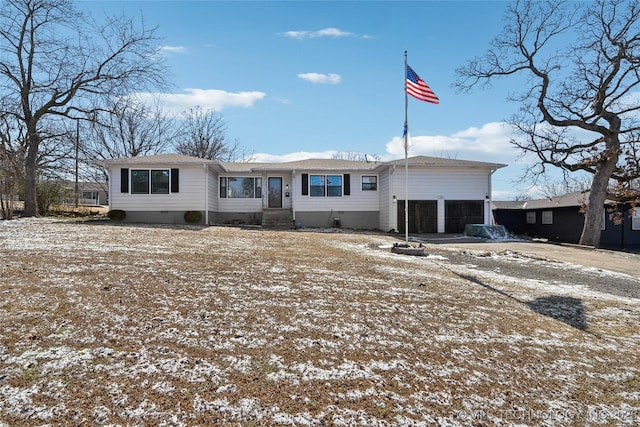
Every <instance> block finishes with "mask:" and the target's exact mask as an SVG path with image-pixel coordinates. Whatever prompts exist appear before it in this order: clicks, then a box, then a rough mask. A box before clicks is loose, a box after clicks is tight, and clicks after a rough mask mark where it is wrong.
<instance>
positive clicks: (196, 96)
mask: <svg viewBox="0 0 640 427" xmlns="http://www.w3.org/2000/svg"><path fill="white" fill-rule="evenodd" d="M184 92H185V93H148V92H147V93H136V94H133V95H132V96H136V97H139V98H140V99H141V100H142V101H143V102H146V103H149V104H154V103H156V102H157V103H159V104H160V105H161V106H162V107H163V109H164V110H165V111H167V112H169V113H180V112H182V111H186V110H188V109H189V108H191V107H195V106H197V105H199V106H200V107H202V108H204V109H210V110H214V111H221V110H222V109H224V108H229V107H243V108H249V107H252V106H253V105H254V104H255V103H256V102H257V101H260V100H262V99H263V98H264V97H265V96H266V93H264V92H258V91H252V92H226V91H224V90H218V89H185V90H184Z"/></svg>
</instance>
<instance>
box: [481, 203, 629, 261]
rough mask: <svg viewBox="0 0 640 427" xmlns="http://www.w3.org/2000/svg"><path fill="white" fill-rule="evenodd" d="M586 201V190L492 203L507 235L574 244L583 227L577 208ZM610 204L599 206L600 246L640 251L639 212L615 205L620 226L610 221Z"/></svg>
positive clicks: (579, 208)
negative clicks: (601, 218)
mask: <svg viewBox="0 0 640 427" xmlns="http://www.w3.org/2000/svg"><path fill="white" fill-rule="evenodd" d="M588 198H589V191H578V192H574V193H568V194H565V195H562V196H557V197H549V198H545V199H537V200H524V201H506V202H501V201H494V202H493V207H492V208H493V215H494V218H495V221H496V222H497V223H498V224H500V225H504V226H505V228H506V229H507V230H509V232H511V233H513V234H517V235H527V236H531V237H534V238H545V239H548V240H549V241H555V242H563V243H578V242H579V241H580V235H581V234H582V228H583V226H584V214H583V213H582V212H581V208H582V206H583V205H585V204H586V202H587V201H588ZM611 206H612V203H611V202H607V203H606V204H605V206H603V207H602V215H603V226H602V234H601V235H600V246H601V247H603V248H609V249H628V250H640V209H637V210H636V211H635V212H632V211H631V207H630V206H629V205H623V206H619V207H618V209H619V211H620V213H621V214H622V219H623V221H622V223H620V224H616V223H615V222H614V221H613V220H612V219H611V218H610V213H611V212H610V210H611Z"/></svg>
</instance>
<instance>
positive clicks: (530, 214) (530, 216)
mask: <svg viewBox="0 0 640 427" xmlns="http://www.w3.org/2000/svg"><path fill="white" fill-rule="evenodd" d="M535 223H536V211H527V224H535Z"/></svg>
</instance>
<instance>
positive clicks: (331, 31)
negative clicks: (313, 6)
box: [280, 27, 372, 40]
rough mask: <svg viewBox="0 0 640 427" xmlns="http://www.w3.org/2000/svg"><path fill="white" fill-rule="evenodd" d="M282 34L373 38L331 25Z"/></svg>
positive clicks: (304, 37) (301, 37)
mask: <svg viewBox="0 0 640 427" xmlns="http://www.w3.org/2000/svg"><path fill="white" fill-rule="evenodd" d="M280 35H281V36H283V37H289V38H292V39H299V40H301V39H312V38H318V37H333V38H339V37H358V38H364V39H368V38H372V36H368V35H364V36H359V35H357V34H354V33H351V32H349V31H342V30H341V29H339V28H333V27H329V28H323V29H322V30H317V31H307V30H305V31H286V32H284V33H280Z"/></svg>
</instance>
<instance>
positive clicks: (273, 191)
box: [269, 176, 282, 208]
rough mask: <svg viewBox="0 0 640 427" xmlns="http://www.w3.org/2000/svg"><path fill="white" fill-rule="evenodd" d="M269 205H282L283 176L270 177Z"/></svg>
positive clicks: (277, 206)
mask: <svg viewBox="0 0 640 427" xmlns="http://www.w3.org/2000/svg"><path fill="white" fill-rule="evenodd" d="M269 207H270V208H281V207H282V178H280V177H273V176H270V177H269Z"/></svg>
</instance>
